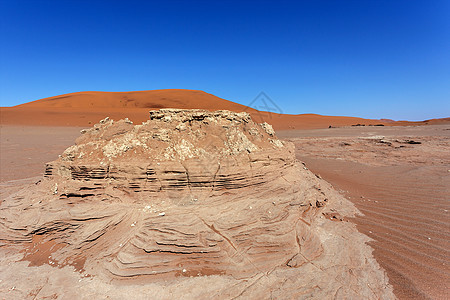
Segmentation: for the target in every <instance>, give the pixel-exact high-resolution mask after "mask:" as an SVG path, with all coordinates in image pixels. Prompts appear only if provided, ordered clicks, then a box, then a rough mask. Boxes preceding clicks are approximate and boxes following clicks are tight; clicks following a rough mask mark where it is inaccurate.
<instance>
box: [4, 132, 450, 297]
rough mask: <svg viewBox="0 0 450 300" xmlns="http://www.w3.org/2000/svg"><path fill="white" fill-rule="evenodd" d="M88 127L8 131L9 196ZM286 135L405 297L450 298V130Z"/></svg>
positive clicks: (6, 173)
mask: <svg viewBox="0 0 450 300" xmlns="http://www.w3.org/2000/svg"><path fill="white" fill-rule="evenodd" d="M80 129H81V128H79V127H26V126H6V125H3V126H1V128H0V130H1V131H0V142H1V145H0V154H1V155H0V181H1V182H2V188H1V189H2V192H3V191H4V189H3V186H4V184H5V182H6V181H11V180H19V181H18V182H22V181H23V180H22V179H25V178H30V177H33V176H38V175H40V174H42V172H43V170H44V163H46V162H48V161H51V160H54V159H55V158H56V157H57V156H58V154H60V153H61V152H62V151H63V150H64V149H65V148H67V147H68V146H70V145H72V144H73V142H74V139H75V138H76V137H77V136H79V131H80ZM278 135H279V137H283V138H286V139H289V140H291V141H293V142H294V143H295V144H296V148H297V150H296V151H297V157H298V158H299V159H301V160H303V161H305V162H306V164H307V166H308V167H309V168H310V169H311V170H312V171H313V172H315V173H316V174H320V175H321V176H322V177H323V178H324V179H325V180H327V181H329V182H330V183H332V184H333V185H334V186H335V187H336V188H338V189H340V190H341V191H342V193H343V194H345V195H346V196H347V197H348V198H349V199H350V200H351V201H352V202H353V203H355V204H356V206H357V207H358V208H359V209H360V210H361V211H362V212H363V213H364V214H365V216H364V217H358V218H356V219H355V220H354V221H355V222H356V223H357V224H358V228H359V230H360V231H361V232H363V233H365V234H367V235H368V236H370V237H372V238H373V239H374V241H373V242H372V243H371V245H372V247H373V248H374V249H375V251H374V255H375V257H376V259H377V260H378V261H379V263H380V264H381V266H382V267H383V268H384V269H385V270H386V271H387V273H388V276H389V278H390V283H391V284H392V285H393V286H394V292H395V293H396V295H397V296H398V297H399V298H400V299H412V298H414V299H427V298H432V299H446V298H448V297H449V291H448V288H449V283H450V275H449V274H450V269H449V257H450V255H449V254H450V253H449V249H450V247H449V246H450V243H449V240H450V239H449V236H450V222H449V218H448V211H449V210H450V202H449V196H448V195H450V182H449V174H450V173H449V170H450V157H449V155H448V153H450V126H448V125H441V126H420V127H350V128H332V129H323V130H322V129H321V130H291V131H283V132H279V133H278ZM411 141H413V142H411ZM414 142H420V143H421V144H417V143H414Z"/></svg>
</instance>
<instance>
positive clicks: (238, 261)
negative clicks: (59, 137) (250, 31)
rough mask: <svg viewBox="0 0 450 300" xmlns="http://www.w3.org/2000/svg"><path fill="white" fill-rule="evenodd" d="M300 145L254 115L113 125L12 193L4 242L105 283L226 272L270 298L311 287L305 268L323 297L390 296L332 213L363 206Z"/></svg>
mask: <svg viewBox="0 0 450 300" xmlns="http://www.w3.org/2000/svg"><path fill="white" fill-rule="evenodd" d="M293 150H294V148H293V145H292V144H290V143H285V142H282V141H280V140H278V139H277V138H276V136H275V132H274V131H273V129H272V128H271V126H270V125H269V124H267V123H265V124H256V123H254V122H253V121H252V120H251V118H250V117H249V115H248V114H246V113H233V112H229V111H216V112H209V111H203V110H175V109H161V110H158V111H151V112H150V119H149V120H148V121H147V122H145V123H143V124H141V125H133V124H132V123H131V122H130V121H129V120H121V121H117V122H115V121H113V120H109V119H105V120H102V121H101V122H100V124H97V125H95V126H94V127H93V128H91V129H88V130H83V131H82V136H81V137H80V138H78V139H77V141H76V144H75V145H74V146H72V147H69V148H68V149H67V150H66V151H65V152H64V153H63V154H62V155H61V156H60V157H59V158H58V159H57V160H55V161H53V162H51V163H48V164H47V166H46V170H45V175H44V179H43V180H42V181H41V182H39V183H38V184H36V185H35V186H33V187H31V188H29V189H26V190H22V191H21V192H19V193H16V194H13V195H11V196H10V197H8V198H7V199H6V200H5V202H4V203H3V204H2V206H1V207H0V209H1V210H0V213H1V214H0V217H1V218H0V225H1V227H2V228H1V229H2V231H1V233H0V241H1V242H2V243H3V244H11V243H17V244H24V243H25V244H26V243H27V242H28V243H30V244H29V245H31V248H29V249H31V250H29V251H28V252H26V254H25V256H24V259H26V260H30V261H33V260H36V259H37V258H36V257H39V251H34V250H33V249H38V250H39V249H40V248H42V247H44V246H46V247H49V246H48V245H49V244H48V243H49V242H51V247H52V249H53V250H54V251H52V253H51V261H48V262H49V263H51V264H53V265H59V266H64V265H67V264H68V265H74V266H76V267H78V268H83V269H84V270H85V272H86V273H88V274H91V275H94V276H96V277H98V278H101V279H102V280H103V279H104V280H111V279H114V280H122V279H128V280H130V281H131V282H137V281H145V282H165V283H161V284H166V285H167V284H169V285H170V282H174V280H175V281H176V280H179V279H177V277H188V278H191V277H202V276H220V278H224V279H223V280H226V281H227V282H228V281H229V280H232V281H233V280H234V281H237V282H239V286H243V287H242V288H240V289H237V290H236V289H235V291H234V292H231V291H232V290H233V289H231V290H230V293H231V294H230V297H231V295H234V296H239V294H241V295H245V293H251V294H249V295H266V296H267V294H266V293H265V292H264V291H266V290H267V289H272V290H271V293H272V295H275V294H276V290H277V289H278V287H277V288H275V286H277V285H279V284H280V282H282V281H284V282H286V281H285V280H287V279H288V278H291V279H290V280H291V281H292V282H297V283H298V280H300V281H301V280H303V281H304V282H303V283H305V280H306V279H305V278H304V276H300V274H303V273H304V275H305V274H309V275H308V276H309V278H317V284H316V285H314V286H318V287H320V288H319V289H316V288H314V286H311V288H312V291H313V292H314V295H316V296H317V295H320V293H322V294H323V293H326V294H327V293H335V294H336V295H342V296H343V297H351V296H354V295H365V296H367V297H368V298H379V297H382V296H386V295H387V296H390V295H391V290H390V287H389V286H388V285H387V280H386V278H385V277H384V274H383V272H382V271H381V270H379V267H378V265H377V264H376V262H375V261H374V260H373V258H372V256H371V251H370V248H368V247H367V246H365V245H364V241H366V240H367V239H366V238H365V237H364V236H362V235H360V234H358V233H357V232H356V230H355V229H354V227H353V226H352V225H351V224H350V223H348V222H346V221H343V220H344V218H336V220H339V221H338V222H333V221H331V220H329V219H328V218H327V216H329V215H330V214H333V215H334V216H336V215H338V216H339V213H341V214H342V215H351V214H352V213H354V212H355V211H356V210H355V209H354V208H353V207H352V206H351V205H350V204H349V203H348V202H347V201H346V200H345V199H343V198H341V197H340V196H339V195H338V194H337V193H336V192H334V191H333V190H332V188H331V187H330V186H329V185H328V184H326V183H325V182H323V181H322V180H321V179H319V178H317V177H316V176H314V175H313V174H312V173H311V172H309V171H308V170H307V168H306V167H304V166H303V165H302V164H301V163H299V162H297V161H296V160H295V156H294V151H293ZM37 237H38V238H37ZM354 243H355V244H356V245H357V246H354V245H353V244H354ZM45 253H47V252H45ZM80 262H81V263H80ZM311 268H312V269H311ZM314 270H315V271H314ZM305 272H306V273H305ZM311 272H312V273H311ZM314 272H316V273H314ZM355 273H358V274H359V273H361V274H365V275H364V276H360V278H354V277H355V276H354V274H355ZM349 274H351V275H349ZM338 277H339V278H340V279H337V278H338ZM230 278H231V279H230ZM255 278H258V281H261V283H262V282H265V283H264V284H263V285H261V286H260V285H256V284H255V282H254V279H255ZM302 278H303V279H302ZM162 280H164V281H162ZM187 280H188V279H187ZM168 282H169V283H168ZM245 282H247V283H248V284H247V285H246V284H245ZM241 283H244V284H243V285H242V284H241ZM300 283H301V282H300ZM369 284H370V285H369ZM188 285H189V284H188ZM368 285H369V286H370V288H368ZM288 286H289V284H288ZM228 288H229V286H222V287H220V286H218V289H219V290H221V289H223V290H224V291H225V289H228ZM254 289H256V290H254ZM274 293H275V294H274ZM292 295H294V294H292ZM203 296H206V295H203ZM258 298H259V297H258Z"/></svg>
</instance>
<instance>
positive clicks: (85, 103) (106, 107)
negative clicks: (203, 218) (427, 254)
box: [0, 89, 450, 130]
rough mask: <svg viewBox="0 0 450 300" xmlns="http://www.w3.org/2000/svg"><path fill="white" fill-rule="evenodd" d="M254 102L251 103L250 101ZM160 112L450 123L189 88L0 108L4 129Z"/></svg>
mask: <svg viewBox="0 0 450 300" xmlns="http://www.w3.org/2000/svg"><path fill="white" fill-rule="evenodd" d="M255 100H258V99H257V98H256V99H255ZM249 104H251V103H249ZM159 108H186V109H207V110H230V111H234V112H239V111H245V112H248V113H250V115H252V116H253V118H254V119H255V120H258V119H260V120H269V121H270V123H271V124H272V125H273V126H274V128H275V129H278V130H283V129H319V128H328V127H330V126H331V127H337V126H362V125H367V126H373V125H379V126H380V125H383V126H412V125H435V124H450V117H448V118H437V119H428V120H423V121H404V120H402V121H394V120H388V119H383V118H381V119H364V118H359V117H351V116H324V115H319V114H314V113H305V114H287V113H277V112H274V111H264V110H257V109H255V108H253V107H251V106H246V105H242V104H238V103H235V102H233V101H230V100H225V99H222V98H219V97H217V96H215V95H212V94H209V93H206V92H203V91H199V90H186V89H162V90H147V91H132V92H95V91H90V92H75V93H69V94H63V95H58V96H52V97H48V98H43V99H39V100H34V101H31V102H26V103H23V104H18V105H15V106H12V107H0V116H1V121H0V122H1V124H2V125H31V126H35V125H43V126H89V125H92V124H95V123H96V122H98V121H99V120H101V119H103V118H105V117H107V116H109V117H112V118H115V119H123V118H125V117H128V118H130V119H131V120H132V121H134V122H144V121H145V120H146V117H145V111H146V110H151V109H159Z"/></svg>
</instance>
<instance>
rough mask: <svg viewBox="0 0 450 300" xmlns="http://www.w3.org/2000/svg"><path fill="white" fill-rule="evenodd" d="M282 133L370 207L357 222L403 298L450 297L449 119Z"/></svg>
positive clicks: (323, 172) (357, 200)
mask: <svg viewBox="0 0 450 300" xmlns="http://www.w3.org/2000/svg"><path fill="white" fill-rule="evenodd" d="M278 135H279V136H281V137H284V138H286V139H289V140H291V141H293V142H294V143H295V145H296V151H297V153H296V154H297V158H299V159H300V160H303V161H304V162H306V165H307V166H308V167H309V168H310V169H311V170H312V171H313V172H314V173H316V174H320V176H322V177H323V178H324V179H325V180H327V181H328V182H330V183H332V184H333V186H334V187H335V188H337V189H338V190H340V191H341V192H342V193H343V194H344V195H345V196H346V197H347V198H348V199H350V200H351V201H352V202H353V203H354V204H356V206H357V207H358V208H359V209H360V210H361V211H362V212H363V213H364V214H365V216H364V217H358V218H356V219H354V222H356V223H357V224H358V229H359V230H360V231H361V232H363V233H365V234H366V235H368V236H370V237H371V238H373V239H374V242H372V243H371V246H372V247H373V248H374V249H375V251H374V256H375V258H376V259H377V260H378V262H379V263H380V264H381V266H382V267H383V268H384V269H385V270H386V271H387V273H388V276H389V279H390V283H391V284H392V285H393V286H394V293H395V294H396V295H397V296H398V297H399V298H400V299H429V298H432V299H448V298H449V295H450V294H449V287H450V268H449V263H450V251H449V249H450V243H449V241H450V239H449V238H450V221H449V211H450V201H449V200H450V198H449V195H450V180H449V178H450V156H449V153H450V126H445V125H442V126H424V127H412V126H411V127H390V128H387V127H381V128H378V127H377V128H374V127H357V128H355V127H352V128H333V129H324V130H303V131H285V132H279V133H278ZM419 143H420V144H419Z"/></svg>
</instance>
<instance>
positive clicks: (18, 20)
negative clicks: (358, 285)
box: [0, 0, 450, 120]
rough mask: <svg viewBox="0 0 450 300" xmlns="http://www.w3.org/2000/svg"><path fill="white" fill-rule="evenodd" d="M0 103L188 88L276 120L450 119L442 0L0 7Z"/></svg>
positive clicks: (448, 31) (448, 17) (449, 17)
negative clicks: (258, 103)
mask: <svg viewBox="0 0 450 300" xmlns="http://www.w3.org/2000/svg"><path fill="white" fill-rule="evenodd" d="M0 22H1V23H0V24H1V27H0V34H1V40H0V41H1V42H0V59H1V61H0V63H1V64H0V85H1V86H0V88H1V90H0V106H12V105H17V104H20V103H24V102H29V101H32V100H36V99H40V98H44V97H50V96H54V95H59V94H64V93H71V92H78V91H133V90H151V89H166V88H183V89H184V88H186V89H199V90H204V91H206V92H209V93H212V94H215V95H217V96H219V97H222V98H225V99H228V100H232V101H235V102H238V103H241V104H248V103H250V102H251V101H252V100H253V98H254V97H255V96H256V95H257V94H258V93H259V92H260V91H264V92H266V93H267V94H268V95H269V96H270V97H271V98H272V99H273V100H274V101H275V102H276V104H277V105H278V106H279V107H280V108H281V109H282V110H283V112H285V113H293V114H297V113H318V114H324V115H351V116H360V117H367V118H392V119H396V120H397V119H409V120H422V119H428V118H439V117H449V116H450V1H448V0H423V1H415V0H405V1H403V0H380V1H376V0H366V1H365V0H353V1H350V0H342V1H320V0H318V1H313V0H309V1H170V0H169V1H162V0H161V1H154V2H152V1H134V0H127V1H113V0H110V1H95V0H60V1H56V0H47V1H44V0H30V1H25V0H0Z"/></svg>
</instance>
